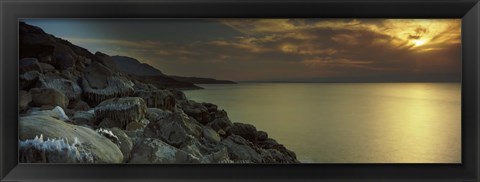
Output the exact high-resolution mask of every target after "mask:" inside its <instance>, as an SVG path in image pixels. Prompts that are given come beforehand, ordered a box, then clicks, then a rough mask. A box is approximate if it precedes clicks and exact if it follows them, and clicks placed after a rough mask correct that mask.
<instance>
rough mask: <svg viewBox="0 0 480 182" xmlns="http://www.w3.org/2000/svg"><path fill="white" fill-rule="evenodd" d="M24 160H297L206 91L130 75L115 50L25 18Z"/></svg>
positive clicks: (22, 52) (22, 41)
mask: <svg viewBox="0 0 480 182" xmlns="http://www.w3.org/2000/svg"><path fill="white" fill-rule="evenodd" d="M19 65H20V71H19V79H20V80H19V82H20V87H19V110H20V113H19V115H20V117H19V126H20V127H19V130H20V131H19V146H20V148H19V160H20V162H23V163H141V164H147V163H155V164H165V163H298V162H299V161H298V160H297V159H296V155H295V153H294V152H292V151H290V150H288V149H287V148H285V147H284V146H283V145H282V144H279V143H277V142H276V141H275V140H274V139H272V138H269V137H268V134H267V133H266V132H265V131H257V129H256V128H255V126H253V125H250V124H243V123H237V122H232V121H231V120H230V119H229V117H228V115H227V112H226V111H224V110H219V109H218V107H217V106H216V105H215V104H212V103H205V102H202V103H199V102H195V101H193V100H188V99H187V98H186V97H185V95H184V93H183V92H182V91H181V90H180V89H185V88H187V89H189V88H191V89H200V87H198V88H197V86H195V87H192V86H191V85H194V84H192V83H188V82H185V81H178V80H175V79H173V78H171V77H168V76H165V75H157V76H156V77H150V78H142V77H141V76H132V75H129V74H126V73H124V72H122V71H121V70H120V68H119V67H117V66H116V63H115V60H113V59H112V57H111V56H109V55H106V54H104V53H100V52H97V53H95V54H92V53H90V52H89V51H88V50H86V49H84V48H81V47H78V46H76V45H73V44H71V43H70V42H68V41H66V40H63V39H60V38H57V37H55V36H53V35H49V34H47V33H45V32H44V31H43V30H41V29H40V28H38V27H34V26H30V25H27V24H25V23H23V22H21V23H20V60H19Z"/></svg>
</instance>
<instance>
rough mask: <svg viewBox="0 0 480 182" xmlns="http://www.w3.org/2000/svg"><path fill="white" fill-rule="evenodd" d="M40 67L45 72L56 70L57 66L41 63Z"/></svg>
mask: <svg viewBox="0 0 480 182" xmlns="http://www.w3.org/2000/svg"><path fill="white" fill-rule="evenodd" d="M40 67H41V68H42V70H43V73H50V72H53V71H54V70H55V67H53V66H52V65H51V64H48V63H40Z"/></svg>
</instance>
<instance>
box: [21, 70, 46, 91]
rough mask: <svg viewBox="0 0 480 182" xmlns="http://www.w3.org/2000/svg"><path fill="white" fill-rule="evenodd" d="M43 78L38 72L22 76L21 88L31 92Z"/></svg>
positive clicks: (30, 72)
mask: <svg viewBox="0 0 480 182" xmlns="http://www.w3.org/2000/svg"><path fill="white" fill-rule="evenodd" d="M42 77H43V74H41V73H40V72H38V71H29V72H26V73H23V74H20V76H19V77H18V80H19V82H20V83H19V86H20V89H22V90H30V89H31V88H32V87H35V85H36V83H37V81H38V80H39V79H40V78H42Z"/></svg>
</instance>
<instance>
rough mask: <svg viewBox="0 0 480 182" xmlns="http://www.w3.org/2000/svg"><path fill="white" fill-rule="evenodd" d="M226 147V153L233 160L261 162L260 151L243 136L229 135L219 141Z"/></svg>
mask: <svg viewBox="0 0 480 182" xmlns="http://www.w3.org/2000/svg"><path fill="white" fill-rule="evenodd" d="M220 143H221V144H222V145H224V146H225V147H226V148H227V149H228V155H229V157H230V159H232V160H233V161H234V162H242V163H245V162H246V163H251V162H253V163H261V162H262V161H263V159H262V155H261V153H259V152H257V150H256V149H255V147H254V146H253V145H252V144H251V143H250V142H249V141H247V140H245V139H244V138H242V137H240V136H238V135H230V136H228V137H227V138H225V139H224V140H222V141H221V142H220Z"/></svg>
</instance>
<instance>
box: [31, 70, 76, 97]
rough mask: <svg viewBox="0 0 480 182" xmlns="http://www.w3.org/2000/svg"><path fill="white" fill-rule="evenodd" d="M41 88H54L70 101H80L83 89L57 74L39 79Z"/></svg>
mask: <svg viewBox="0 0 480 182" xmlns="http://www.w3.org/2000/svg"><path fill="white" fill-rule="evenodd" d="M39 81H40V85H41V86H40V87H41V88H53V89H56V90H58V91H60V92H62V93H63V94H64V95H65V96H67V98H68V99H69V101H72V102H73V101H76V100H79V98H80V94H82V89H81V88H80V86H78V84H77V83H75V82H73V81H71V80H67V79H64V78H61V77H60V76H58V75H55V74H46V75H45V76H44V77H43V78H41V79H39Z"/></svg>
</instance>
